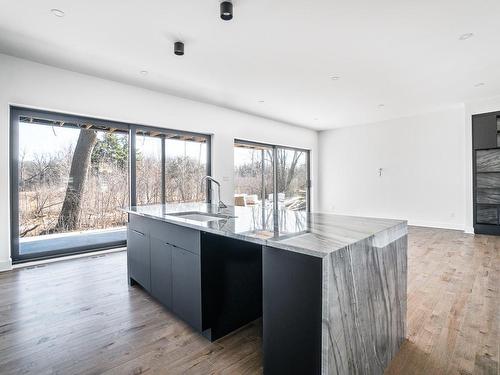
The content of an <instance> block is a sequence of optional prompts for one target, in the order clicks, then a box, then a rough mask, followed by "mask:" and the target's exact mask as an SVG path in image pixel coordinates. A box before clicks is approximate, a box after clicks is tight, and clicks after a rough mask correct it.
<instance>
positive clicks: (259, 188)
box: [234, 143, 274, 206]
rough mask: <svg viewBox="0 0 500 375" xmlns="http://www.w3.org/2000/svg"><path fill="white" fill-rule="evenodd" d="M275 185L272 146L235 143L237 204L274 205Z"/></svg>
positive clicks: (235, 190)
mask: <svg viewBox="0 0 500 375" xmlns="http://www.w3.org/2000/svg"><path fill="white" fill-rule="evenodd" d="M273 186H274V182H273V149H272V147H268V146H264V145H255V144H246V143H235V147H234V192H235V204H236V205H242V206H248V205H262V204H263V205H264V206H272V205H273V192H274V189H273Z"/></svg>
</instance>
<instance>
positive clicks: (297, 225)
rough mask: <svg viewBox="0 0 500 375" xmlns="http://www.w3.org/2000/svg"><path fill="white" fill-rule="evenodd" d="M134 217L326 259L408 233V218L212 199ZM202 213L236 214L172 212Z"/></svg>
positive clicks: (136, 211)
mask: <svg viewBox="0 0 500 375" xmlns="http://www.w3.org/2000/svg"><path fill="white" fill-rule="evenodd" d="M124 211H126V212H128V213H129V214H133V215H140V216H143V217H147V218H151V219H156V220H160V221H164V222H166V223H171V224H176V225H180V226H184V227H188V228H192V229H197V230H200V231H204V232H208V233H213V234H217V235H221V236H225V237H230V238H235V239H239V240H243V241H249V242H253V243H257V244H261V245H264V246H270V247H274V248H278V249H283V250H289V251H293V252H297V253H302V254H307V255H311V256H315V257H320V258H323V257H325V256H327V255H329V254H331V253H332V252H335V251H337V250H340V249H343V248H345V247H347V246H349V245H352V244H355V243H357V242H359V241H364V240H369V241H370V242H371V246H373V247H385V246H386V245H387V244H389V243H391V242H393V241H395V240H397V239H399V238H401V237H402V236H404V235H406V234H407V233H408V229H407V222H406V221H404V220H393V219H378V218H367V217H357V216H344V215H335V214H326V213H311V212H305V211H291V210H286V209H279V210H276V211H275V210H273V209H272V208H262V207H261V206H254V207H239V206H229V207H227V208H223V209H221V208H219V207H218V206H217V205H212V204H208V203H173V204H152V205H142V206H130V207H126V208H124ZM189 211H196V212H202V213H207V214H223V215H230V216H234V218H227V219H219V220H214V221H207V222H200V221H195V220H189V219H186V218H182V217H179V216H173V215H171V214H175V213H179V212H189Z"/></svg>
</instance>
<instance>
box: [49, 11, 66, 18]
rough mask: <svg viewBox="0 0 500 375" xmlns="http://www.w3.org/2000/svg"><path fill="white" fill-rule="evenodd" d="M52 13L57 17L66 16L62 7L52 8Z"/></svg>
mask: <svg viewBox="0 0 500 375" xmlns="http://www.w3.org/2000/svg"><path fill="white" fill-rule="evenodd" d="M50 11H51V12H52V14H53V15H54V16H56V17H64V14H65V13H64V12H63V11H62V10H61V9H51V10H50Z"/></svg>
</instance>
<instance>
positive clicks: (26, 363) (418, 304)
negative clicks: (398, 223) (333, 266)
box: [0, 228, 500, 375]
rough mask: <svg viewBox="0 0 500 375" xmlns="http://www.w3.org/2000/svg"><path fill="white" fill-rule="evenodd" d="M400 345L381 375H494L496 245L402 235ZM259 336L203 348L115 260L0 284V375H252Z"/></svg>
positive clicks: (434, 233)
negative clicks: (404, 316) (404, 287)
mask: <svg viewBox="0 0 500 375" xmlns="http://www.w3.org/2000/svg"><path fill="white" fill-rule="evenodd" d="M409 242H410V248H409V286H408V288H409V289H408V298H409V299H408V340H407V342H405V343H404V345H403V347H402V349H401V351H400V353H399V354H398V356H397V357H396V358H395V359H394V361H393V362H392V364H391V366H390V368H389V369H388V370H387V374H425V375H431V374H498V363H499V357H498V349H499V319H500V318H499V315H500V310H499V309H500V307H499V305H500V300H499V276H500V275H499V274H500V238H496V237H490V236H472V235H465V234H463V233H461V232H457V231H447V230H437V229H426V228H411V229H410V236H409ZM261 362H262V356H261V324H260V322H259V321H258V322H255V323H252V324H250V325H248V326H246V327H244V328H243V329H241V330H240V331H238V332H236V333H233V334H231V335H230V336H227V337H225V338H223V339H221V340H220V341H218V342H216V343H209V342H207V341H206V340H205V339H204V338H202V337H201V336H200V335H198V334H196V333H194V332H193V331H191V330H190V328H189V327H187V326H186V325H185V324H183V323H182V322H180V321H178V320H177V319H175V318H174V317H173V316H172V315H171V314H170V313H169V312H167V311H166V310H164V309H163V308H162V307H161V306H160V305H158V304H157V303H156V302H155V301H153V300H152V299H151V298H150V297H149V296H148V295H147V294H146V293H144V292H143V291H142V290H140V289H139V288H137V287H131V288H130V287H128V285H127V280H126V258H125V253H113V254H107V255H105V256H99V257H89V258H81V259H77V260H68V261H63V262H58V263H52V264H48V265H45V266H43V267H35V268H26V269H19V270H15V271H12V272H4V273H0V374H2V375H6V374H36V375H41V374H62V375H68V374H71V375H72V374H120V375H123V374H142V373H146V374H179V373H182V374H214V373H216V374H260V373H262V366H261Z"/></svg>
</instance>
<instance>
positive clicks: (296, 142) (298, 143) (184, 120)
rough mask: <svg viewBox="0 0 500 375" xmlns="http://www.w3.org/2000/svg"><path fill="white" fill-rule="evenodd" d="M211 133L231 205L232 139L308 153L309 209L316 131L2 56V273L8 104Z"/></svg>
mask: <svg viewBox="0 0 500 375" xmlns="http://www.w3.org/2000/svg"><path fill="white" fill-rule="evenodd" d="M11 104H13V105H21V106H27V107H33V108H41V109H47V110H53V111H60V112H65V113H72V114H80V115H86V116H92V117H97V118H103V119H111V120H117V121H124V122H130V123H136V124H145V125H153V126H160V127H167V128H173V129H182V130H189V131H195V132H203V133H212V134H213V135H214V136H213V144H212V146H213V147H212V150H213V155H212V165H213V170H212V174H213V175H214V176H215V178H217V179H220V180H221V181H222V199H223V200H225V201H226V202H232V199H233V198H232V196H233V142H234V138H240V139H247V140H253V141H260V142H266V143H274V144H280V145H288V146H294V147H300V148H306V149H310V150H311V151H312V152H311V164H312V170H311V172H312V173H311V175H312V181H313V191H312V207H313V209H314V207H316V202H317V194H315V189H314V188H315V187H316V186H317V173H316V172H317V167H316V161H317V132H315V131H312V130H307V129H303V128H299V127H295V126H290V125H286V124H283V123H280V122H276V121H271V120H267V119H264V118H260V117H256V116H251V115H247V114H244V113H241V112H237V111H231V110H228V109H224V108H220V107H216V106H212V105H208V104H203V103H199V102H195V101H190V100H186V99H182V98H178V97H175V96H170V95H166V94H162V93H158V92H155V91H150V90H146V89H142V88H138V87H134V86H129V85H124V84H121V83H117V82H113V81H108V80H103V79H99V78H96V77H92V76H88V75H83V74H79V73H74V72H70V71H67V70H62V69H57V68H54V67H50V66H46V65H42V64H37V63H34V62H30V61H27V60H22V59H17V58H14V57H11V56H7V55H2V54H0V270H1V269H8V268H10V236H9V233H10V232H9V231H10V227H9V223H10V216H9V215H10V213H9V178H8V177H9V174H8V171H9V105H11Z"/></svg>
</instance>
